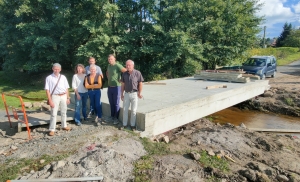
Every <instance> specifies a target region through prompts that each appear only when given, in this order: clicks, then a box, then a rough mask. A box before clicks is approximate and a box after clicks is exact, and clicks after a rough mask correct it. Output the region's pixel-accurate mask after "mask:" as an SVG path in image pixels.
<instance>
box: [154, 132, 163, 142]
mask: <svg viewBox="0 0 300 182" xmlns="http://www.w3.org/2000/svg"><path fill="white" fill-rule="evenodd" d="M164 137H165V135H164V134H160V135H157V136H156V137H155V139H154V141H157V142H161V141H162V140H163V138H164Z"/></svg>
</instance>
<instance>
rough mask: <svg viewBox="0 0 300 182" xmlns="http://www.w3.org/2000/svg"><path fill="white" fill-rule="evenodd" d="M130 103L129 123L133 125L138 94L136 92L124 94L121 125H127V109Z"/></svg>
mask: <svg viewBox="0 0 300 182" xmlns="http://www.w3.org/2000/svg"><path fill="white" fill-rule="evenodd" d="M130 105H131V115H130V125H131V126H135V120H136V110H137V106H138V95H137V92H133V93H126V92H125V94H124V101H123V126H125V127H126V126H127V121H128V109H129V106H130Z"/></svg>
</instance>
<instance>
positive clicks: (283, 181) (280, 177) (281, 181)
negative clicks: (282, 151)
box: [276, 175, 289, 182]
mask: <svg viewBox="0 0 300 182" xmlns="http://www.w3.org/2000/svg"><path fill="white" fill-rule="evenodd" d="M276 179H277V180H278V181H280V182H285V181H289V178H288V177H286V176H285V175H278V176H277V177H276Z"/></svg>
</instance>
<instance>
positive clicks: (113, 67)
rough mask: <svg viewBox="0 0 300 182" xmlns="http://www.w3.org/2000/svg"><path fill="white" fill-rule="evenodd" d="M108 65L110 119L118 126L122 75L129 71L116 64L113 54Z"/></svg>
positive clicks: (109, 56) (109, 57)
mask: <svg viewBox="0 0 300 182" xmlns="http://www.w3.org/2000/svg"><path fill="white" fill-rule="evenodd" d="M108 63H109V64H108V66H107V71H106V76H107V78H108V88H107V97H108V100H109V105H110V117H111V118H112V120H113V121H114V122H113V124H118V123H119V121H118V117H119V111H120V104H119V103H120V97H121V82H120V79H121V73H124V72H125V71H127V70H126V69H125V68H124V67H123V66H122V65H121V64H119V63H117V62H116V58H115V56H114V55H112V54H110V55H108Z"/></svg>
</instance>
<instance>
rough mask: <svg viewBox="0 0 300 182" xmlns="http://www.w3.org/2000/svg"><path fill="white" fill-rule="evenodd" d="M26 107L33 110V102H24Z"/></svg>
mask: <svg viewBox="0 0 300 182" xmlns="http://www.w3.org/2000/svg"><path fill="white" fill-rule="evenodd" d="M24 106H25V107H26V108H32V103H31V102H24Z"/></svg>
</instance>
